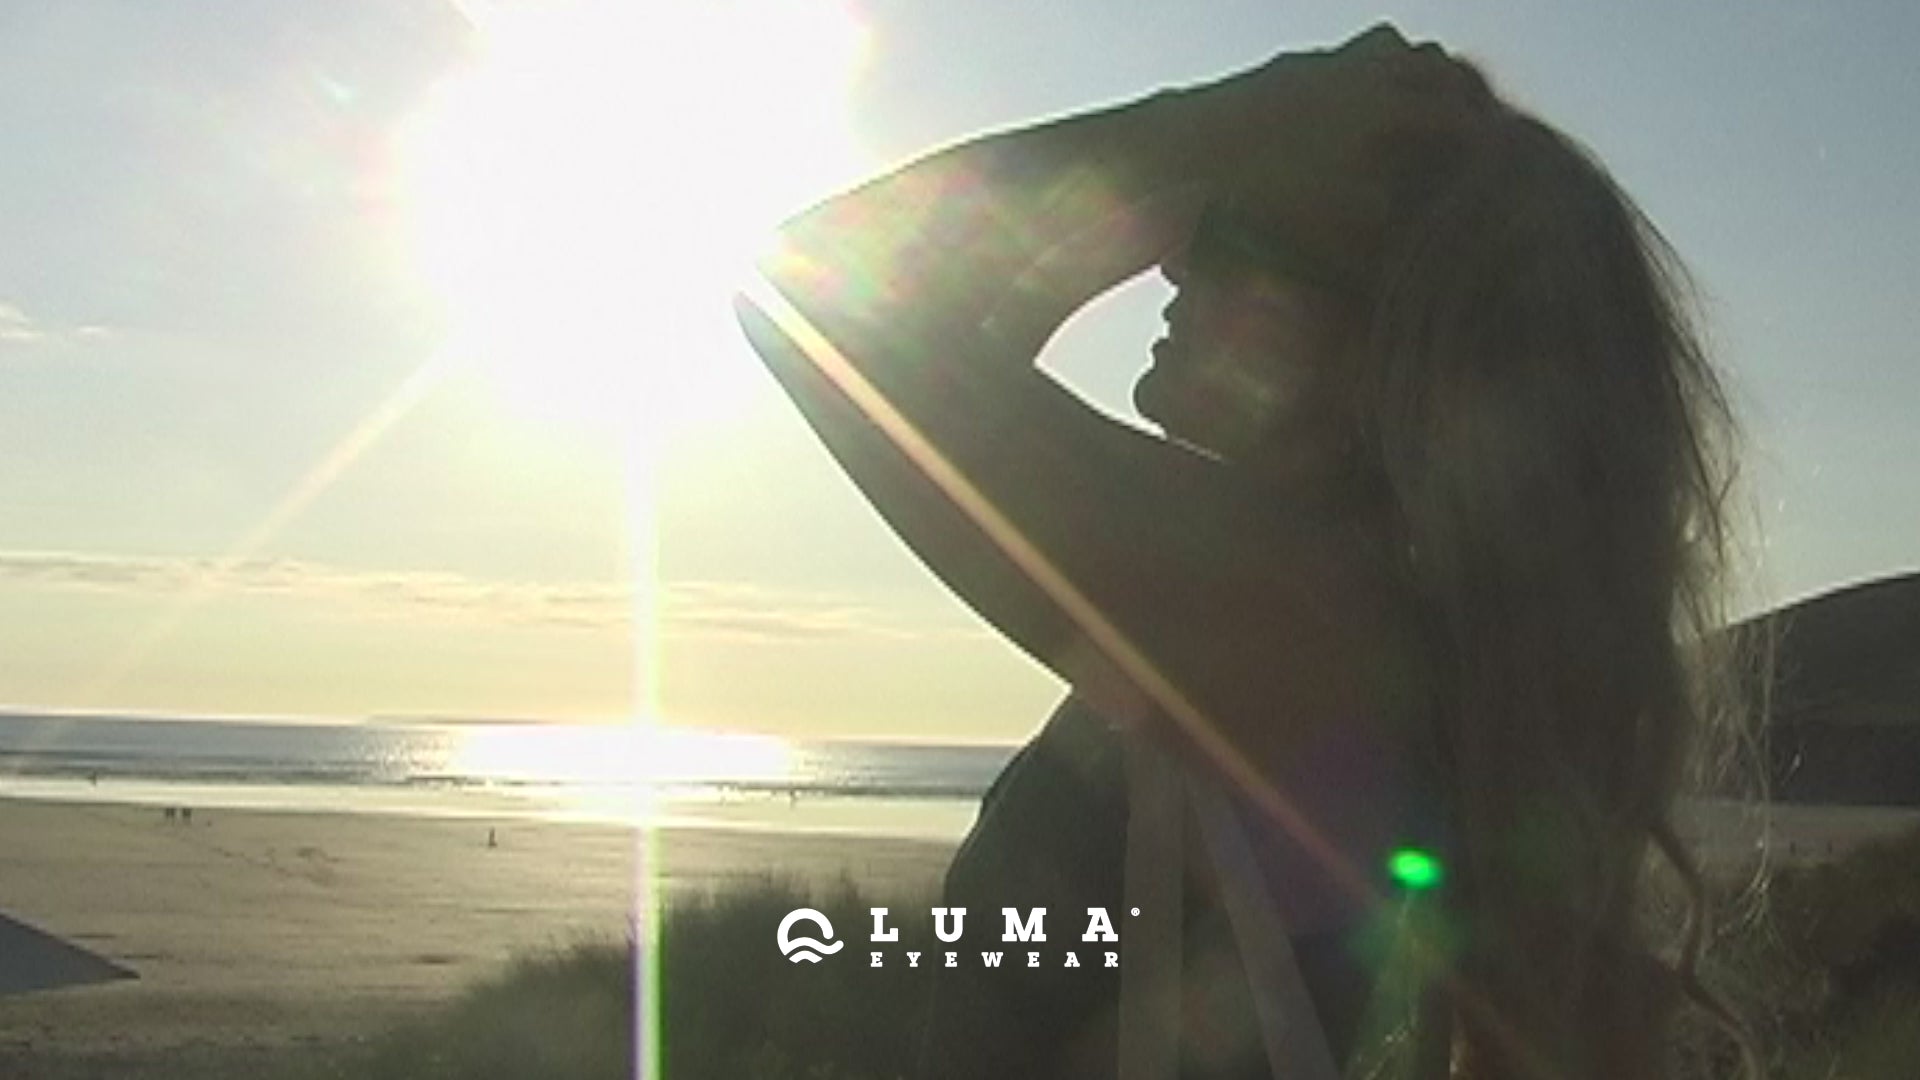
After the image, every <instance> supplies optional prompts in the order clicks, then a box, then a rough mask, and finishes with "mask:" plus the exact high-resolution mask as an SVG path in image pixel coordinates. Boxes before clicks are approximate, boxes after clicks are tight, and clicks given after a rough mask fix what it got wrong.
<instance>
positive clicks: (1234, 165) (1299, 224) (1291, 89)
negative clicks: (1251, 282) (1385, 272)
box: [1201, 23, 1496, 285]
mask: <svg viewBox="0 0 1920 1080" xmlns="http://www.w3.org/2000/svg"><path fill="white" fill-rule="evenodd" d="M1201 92H1202V93H1203V94H1207V95H1210V96H1211V97H1212V98H1213V99H1214V102H1215V103H1216V107H1217V108H1218V109H1219V110H1220V112H1219V114H1218V115H1217V121H1218V127H1217V128H1216V130H1217V131H1219V132H1220V137H1221V139H1222V140H1223V141H1224V142H1225V145H1224V146H1223V147H1222V153H1221V155H1220V157H1219V164H1218V166H1217V171H1216V174H1215V175H1214V176H1213V177H1212V178H1211V183H1210V185H1209V186H1210V187H1211V189H1212V192H1213V198H1214V200H1215V201H1216V203H1224V204H1227V205H1229V206H1231V207H1232V208H1233V210H1234V212H1235V213H1236V214H1237V215H1239V216H1240V217H1242V218H1243V219H1246V220H1248V221H1252V222H1258V223H1260V224H1262V225H1263V226H1264V227H1265V228H1267V229H1268V230H1270V231H1272V232H1274V233H1276V234H1278V235H1281V236H1285V237H1288V238H1289V239H1290V240H1291V241H1292V242H1293V243H1295V244H1297V245H1299V247H1300V249H1301V254H1302V255H1303V256H1306V257H1308V258H1311V259H1315V260H1318V261H1319V262H1320V263H1322V264H1323V265H1324V266H1325V267H1326V268H1327V269H1328V270H1329V272H1331V273H1334V274H1337V275H1339V276H1342V277H1345V278H1348V279H1350V280H1351V281H1353V282H1354V283H1355V284H1356V285H1364V284H1365V283H1366V281H1367V280H1368V279H1369V277H1370V275H1371V273H1372V271H1373V270H1374V269H1375V265H1374V264H1375V262H1376V261H1377V258H1378V254H1379V251H1380V249H1381V248H1382V246H1383V245H1384V241H1385V233H1386V230H1387V229H1388V228H1389V227H1390V223H1391V222H1392V221H1393V220H1394V218H1395V216H1396V213H1395V211H1396V210H1397V209H1398V207H1397V203H1398V201H1400V200H1401V198H1402V193H1403V192H1404V191H1405V190H1406V188H1407V185H1408V183H1409V182H1410V181H1413V182H1417V181H1418V179H1419V176H1418V175H1417V174H1419V173H1420V172H1422V171H1423V170H1424V171H1426V172H1431V171H1432V169H1433V167H1434V165H1433V163H1434V162H1435V161H1437V160H1439V156H1440V155H1443V154H1445V153H1446V152H1447V151H1448V150H1449V149H1450V148H1452V147H1457V146H1459V145H1461V144H1462V142H1463V140H1464V138H1465V137H1466V136H1467V134H1468V131H1469V129H1470V127H1471V126H1472V125H1473V124H1474V123H1475V122H1476V121H1478V120H1480V119H1482V118H1484V117H1485V116H1487V115H1488V114H1489V112H1490V111H1491V110H1492V109H1493V108H1494V106H1495V104H1496V103H1495V99H1494V97H1493V94H1492V92H1491V91H1490V90H1489V89H1488V87H1487V84H1486V82H1485V80H1484V79H1483V78H1482V77H1481V76H1480V75H1479V73H1478V72H1477V71H1475V70H1474V69H1473V68H1472V67H1471V66H1469V65H1467V64H1465V63H1463V62H1461V61H1459V60H1456V59H1454V58H1453V57H1451V56H1449V55H1448V54H1447V53H1446V51H1445V50H1444V49H1442V48H1441V47H1440V46H1438V45H1436V44H1434V43H1431V42H1427V43H1422V44H1420V45H1418V46H1415V45H1411V44H1409V43H1408V42H1407V40H1406V39H1405V38H1404V37H1402V36H1401V35H1400V33H1399V31H1398V30H1396V29H1394V28H1393V27H1392V26H1391V25H1389V24H1386V23H1382V24H1380V25H1377V26H1375V27H1373V28H1372V29H1370V30H1367V31H1365V32H1364V33H1361V34H1359V35H1358V36H1356V37H1354V38H1352V39H1351V40H1349V41H1347V42H1346V43H1344V44H1342V45H1340V46H1338V47H1337V48H1333V49H1328V50H1316V51H1309V52H1290V53H1282V54H1281V55H1279V56H1277V57H1275V58H1274V59H1272V60H1270V61H1268V62H1267V63H1265V64H1262V65H1260V66H1259V67H1256V68H1253V69H1251V70H1249V71H1246V72H1242V73H1241V74H1238V75H1234V76H1230V77H1229V78H1227V79H1224V80H1222V81H1220V82H1218V83H1215V84H1213V85H1212V86H1209V87H1206V88H1204V89H1203V90H1202V91H1201Z"/></svg>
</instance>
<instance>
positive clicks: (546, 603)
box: [0, 551, 981, 643]
mask: <svg viewBox="0 0 1920 1080" xmlns="http://www.w3.org/2000/svg"><path fill="white" fill-rule="evenodd" d="M8 585H11V586H16V587H31V588H42V589H67V590H76V591H86V592H95V593H102V592H104V593H112V594H116V595H123V596H130V597H146V598H152V599H162V598H168V597H179V596H183V595H189V594H195V593H198V594H202V595H205V596H207V597H211V598H220V597H269V598H279V599H285V600H288V601H290V602H296V603H300V604H302V605H309V606H312V607H313V608H314V609H315V610H316V611H328V612H333V613H336V614H349V615H352V616H356V617H363V618H365V617H373V618H381V619H417V620H426V621H435V622H456V623H463V624H470V625H506V626H537V627H550V628H563V629H578V630H618V629H623V628H626V627H629V626H631V625H633V623H634V621H635V620H636V619H637V618H639V617H640V613H641V611H642V609H643V608H645V609H647V610H652V611H655V612H657V614H658V616H659V617H660V619H661V620H662V624H661V629H662V632H663V633H664V634H665V635H667V636H670V637H674V638H681V639H686V638H703V639H726V640H734V641H747V642H768V643H780V642H786V643H802V642H817V641H831V640H848V639H868V640H874V639H883V640H915V639H924V638H951V637H972V636H978V635H979V634H980V633H981V632H980V631H978V630H977V629H974V628H971V627H968V626H965V625H962V624H959V623H956V622H952V621H950V620H947V621H931V622H928V621H922V620H912V619H902V618H900V617H899V616H898V615H896V614H895V613H893V612H890V611H886V610H883V609H880V608H876V607H874V606H872V605H867V604H862V603H858V602H852V601H849V600H848V599H847V598H845V597H841V596H836V595H834V594H830V593H812V592H805V591H801V590H787V589H775V588H768V587H765V586H759V585H753V584H749V583H744V582H707V581H694V582H674V583H669V584H667V585H665V586H663V587H662V589H661V590H660V591H659V592H657V593H645V594H643V593H640V592H638V591H636V590H635V589H634V588H633V587H632V586H631V585H627V584H622V583H618V582H580V581H563V582H527V581H497V580H487V579H482V578H475V577H471V576H467V575H462V574H453V573H441V572H428V571H413V572H391V571H368V570H356V569H351V568H345V567H338V566H331V565H327V564H324V563H316V562H308V561H303V560H294V559H249V560H241V561H237V562H223V561H221V560H216V559H205V558H161V557H148V556H133V555H101V554H90V553H80V552H57V551H0V586H8Z"/></svg>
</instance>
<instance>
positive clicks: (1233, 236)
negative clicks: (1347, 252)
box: [1187, 204, 1356, 294]
mask: <svg viewBox="0 0 1920 1080" xmlns="http://www.w3.org/2000/svg"><path fill="white" fill-rule="evenodd" d="M1187 251H1188V259H1189V261H1190V262H1191V263H1192V266H1193V269H1194V270H1195V271H1196V272H1198V273H1201V274H1204V275H1208V276H1213V277H1218V278H1234V279H1256V278H1257V279H1266V280H1268V281H1269V282H1271V283H1272V284H1273V285H1275V286H1276V287H1282V286H1285V287H1294V288H1298V287H1306V288H1308V289H1311V290H1314V291H1324V292H1329V293H1334V294H1351V293H1353V292H1354V291H1356V290H1355V289H1354V287H1353V286H1352V285H1351V283H1349V282H1347V281H1346V280H1345V278H1344V275H1342V274H1340V273H1339V272H1337V271H1336V270H1335V269H1334V268H1332V267H1331V266H1328V265H1327V264H1326V261H1325V260H1323V259H1320V258H1317V257H1315V256H1314V255H1313V254H1311V253H1310V252H1308V251H1307V250H1306V249H1305V247H1304V246H1303V245H1300V244H1298V243H1295V242H1292V241H1291V240H1289V238H1288V237H1287V236H1285V235H1284V233H1283V232H1282V231H1281V230H1279V229H1278V228H1276V227H1274V226H1272V225H1270V224H1267V223H1263V222H1257V221H1255V220H1254V219H1253V218H1251V217H1250V216H1248V215H1246V214H1242V213H1237V212H1236V211H1234V210H1233V209H1232V208H1231V207H1228V206H1223V205H1220V204H1210V205H1208V207H1207V208H1206V209H1205V210H1204V211H1203V212H1202V213H1201V215H1200V218H1199V220H1198V221H1197V222H1196V223H1195V225H1194V230H1193V236H1192V238H1191V239H1190V240H1189V242H1188V246H1187Z"/></svg>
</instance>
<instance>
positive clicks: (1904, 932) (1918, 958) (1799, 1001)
mask: <svg viewBox="0 0 1920 1080" xmlns="http://www.w3.org/2000/svg"><path fill="white" fill-rule="evenodd" d="M1750 899H1751V898H1749V900H1750ZM926 903H927V899H926V898H924V897H917V898H899V897H890V898H873V897H869V896H865V895H862V894H861V892H860V891H859V890H858V889H856V888H855V887H854V886H853V885H852V884H851V883H848V882H845V881H843V882H841V883H840V884H839V885H837V886H834V887H831V888H828V889H826V890H824V891H809V890H807V889H804V888H802V887H800V886H799V885H797V884H795V883H794V882H792V881H788V880H782V879H775V878H765V879H758V880H753V881H748V882H743V883H737V884H735V885H733V886H731V887H728V888H724V889H719V890H714V891H709V892H706V893H701V894H696V895H691V896H687V897H683V898H681V899H680V900H678V901H677V902H675V903H674V904H673V905H671V906H670V907H669V908H668V909H667V910H666V911H665V912H664V913H663V915H662V918H661V922H660V944H659V963H660V968H659V972H658V979H659V986H660V988H661V989H660V1000H659V1009H660V1011H659V1013H658V1016H657V1024H658V1030H659V1031H660V1032H661V1039H660V1047H659V1049H660V1055H661V1056H660V1065H661V1066H662V1069H661V1072H660V1074H659V1075H663V1076H666V1077H669V1078H672V1080H686V1078H696V1080H698V1078H707V1077H713V1078H720V1077H729V1078H735V1077H737V1078H745V1080H894V1078H898V1077H905V1076H911V1075H913V1073H914V1062H915V1054H916V1051H917V1044H918V1039H919V1033H920V1031H921V1030H922V1027H923V1024H924V1011H925V1008H926V1004H927V998H926V988H927V986H928V980H926V979H925V978H924V975H925V972H921V971H914V970H911V969H907V968H905V967H903V966H899V965H894V966H889V967H887V968H882V969H874V968H871V967H869V966H867V965H866V964H864V963H862V962H860V961H861V960H862V957H861V956H860V954H859V953H858V951H857V950H856V951H854V952H852V953H851V954H848V955H841V956H838V957H836V958H834V959H833V961H831V962H827V963H821V964H794V963H791V962H789V961H788V960H786V959H785V958H784V957H782V956H781V955H780V953H779V951H778V950H777V949H776V948H774V947H773V934H774V928H775V927H776V926H778V924H779V922H780V919H781V918H782V917H783V916H784V915H785V914H786V913H787V912H788V911H790V910H792V909H794V908H796V907H813V908H815V909H817V910H819V911H820V912H822V913H823V914H825V915H827V917H828V918H829V919H830V920H831V921H832V923H833V925H834V928H835V930H836V932H837V935H838V937H839V938H840V939H841V940H843V941H848V942H851V943H855V944H857V943H858V942H860V941H862V940H864V938H865V936H866V931H867V928H868V925H869V915H868V909H869V908H870V907H873V906H889V905H891V906H893V907H895V909H896V917H894V918H892V919H890V922H891V924H892V925H894V926H896V927H897V928H898V929H899V930H900V933H901V938H902V942H901V945H900V946H899V947H901V948H912V947H914V946H913V942H914V941H915V940H919V939H926V940H930V939H931V931H930V928H929V927H928V926H926V925H925V924H926V920H925V919H918V918H913V917H912V913H913V912H916V911H924V910H925V905H926ZM1728 903H1729V905H1733V906H1740V905H1734V902H1733V901H1732V900H1729V901H1728ZM1743 903H1744V907H1743V910H1745V911H1746V914H1745V915H1744V917H1742V918H1740V919H1736V920H1730V921H1729V922H1728V923H1727V924H1726V926H1725V928H1724V929H1723V931H1722V937H1721V940H1720V942H1719V945H1718V947H1717V949H1716V950H1715V956H1716V959H1715V962H1714V965H1713V970H1712V974H1713V976H1714V980H1715V982H1716V985H1718V986H1720V987H1722V988H1723V989H1725V990H1726V991H1727V992H1728V994H1729V996H1730V997H1732V998H1733V999H1734V1000H1735V1001H1736V1002H1737V1003H1738V1004H1739V1005H1740V1007H1741V1009H1742V1011H1743V1012H1744V1013H1746V1014H1747V1015H1749V1016H1750V1017H1752V1018H1753V1019H1754V1020H1755V1022H1756V1027H1757V1029H1758V1031H1757V1033H1758V1034H1759V1035H1760V1037H1761V1040H1762V1043H1763V1046H1764V1048H1765V1050H1766V1053H1767V1056H1768V1058H1769V1061H1768V1066H1769V1075H1770V1076H1772V1077H1776V1078H1778V1080H1830V1078H1842V1077H1844V1078H1848V1080H1896V1078H1897V1080H1910V1078H1911V1077H1912V1076H1913V1075H1914V1073H1913V1070H1914V1063H1915V1062H1916V1061H1920V938H1916V937H1915V936H1914V935H1915V933H1916V931H1917V930H1920V832H1916V833H1914V834H1912V835H1910V836H1906V837H1903V838H1901V839H1899V840H1896V841H1893V842H1890V843H1884V844H1879V845H1875V846H1872V847H1869V848H1865V849H1862V850H1860V851H1858V852H1856V853H1855V854H1853V855H1852V856H1850V857H1848V858H1846V859H1843V860H1841V861H1839V862H1836V863H1833V864H1829V865H1825V866H1818V867H1812V868H1808V869H1802V870H1783V871H1780V872H1778V873H1776V874H1775V875H1773V876H1772V878H1771V879H1770V882H1769V886H1768V891H1767V892H1766V893H1765V894H1764V897H1763V902H1762V903H1760V904H1758V905H1754V904H1752V903H1750V902H1743ZM633 958H634V951H633V949H632V946H631V945H630V943H627V942H604V941H603V942H596V943H582V944H580V945H578V946H576V947H573V948H570V949H562V950H556V951H552V952H549V953H544V954H540V955H532V956H527V957H523V958H522V959H520V960H518V961H517V962H515V963H514V964H512V965H511V966H510V967H509V968H507V969H506V970H505V971H504V972H503V973H501V974H500V975H499V976H498V977H496V978H493V979H490V980H487V981H486V982H483V983H481V984H479V985H476V986H474V987H472V988H471V989H469V990H468V991H467V992H465V993H464V994H463V995H461V996H460V997H459V998H457V999H456V1000H454V1001H453V1002H451V1003H449V1004H448V1005H446V1006H445V1007H444V1008H442V1009H441V1010H439V1011H437V1012H435V1013H433V1014H431V1015H429V1016H427V1017H425V1018H422V1019H419V1020H415V1021H412V1022H409V1023H406V1024H404V1025H402V1026H400V1027H397V1028H395V1029H394V1030H393V1031H391V1032H389V1033H388V1034H386V1035H384V1036H381V1037H378V1038H376V1039H374V1040H373V1041H371V1042H370V1043H369V1044H367V1046H366V1047H365V1049H364V1052H363V1053H362V1054H360V1055H359V1056H357V1057H351V1058H345V1059H341V1060H338V1061H334V1062H330V1063H328V1065H327V1070H326V1071H325V1072H324V1073H317V1072H311V1071H309V1072H301V1073H297V1074H288V1076H289V1077H291V1076H294V1075H298V1076H300V1077H303V1078H304V1077H306V1076H313V1075H326V1076H335V1077H346V1076H352V1077H364V1078H366V1080H400V1078H408V1080H504V1078H507V1077H553V1078H578V1080H589V1078H594V1080H597V1078H602V1077H604V1078H608V1080H613V1078H625V1077H630V1076H632V1075H635V1073H634V1068H633V1066H634V1063H633V1056H632V1055H633V1053H634V1051H633V1049H632V1048H633V1045H634V1043H633V1039H634V1030H635V1024H634V1006H635V1001H636V998H635V992H634V986H635V980H634V969H633ZM1731 1063H1732V1058H1731V1056H1729V1055H1726V1054H1711V1053H1709V1054H1704V1055H1699V1056H1696V1057H1695V1058H1694V1067H1693V1068H1692V1069H1690V1070H1689V1075H1698V1076H1702V1077H1713V1076H1720V1075H1730V1073H1729V1072H1728V1070H1729V1069H1730V1067H1731Z"/></svg>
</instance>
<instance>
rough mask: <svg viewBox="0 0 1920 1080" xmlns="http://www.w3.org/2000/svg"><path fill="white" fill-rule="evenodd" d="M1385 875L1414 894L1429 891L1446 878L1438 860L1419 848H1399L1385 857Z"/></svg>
mask: <svg viewBox="0 0 1920 1080" xmlns="http://www.w3.org/2000/svg"><path fill="white" fill-rule="evenodd" d="M1387 873H1388V874H1391V875H1392V876H1393V880H1395V881H1397V882H1399V883H1400V887H1401V888H1403V889H1411V890H1413V891H1415V892H1419V891H1421V890H1425V889H1431V888H1433V887H1434V886H1436V885H1438V884H1440V882H1441V880H1442V879H1443V878H1445V877H1446V871H1445V870H1444V869H1442V868H1441V866H1440V860H1439V859H1436V858H1434V857H1433V856H1432V855H1430V854H1428V853H1427V852H1424V851H1421V850H1420V849H1419V848H1399V849H1397V850H1395V851H1394V853H1393V854H1391V855H1389V856H1387Z"/></svg>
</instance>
